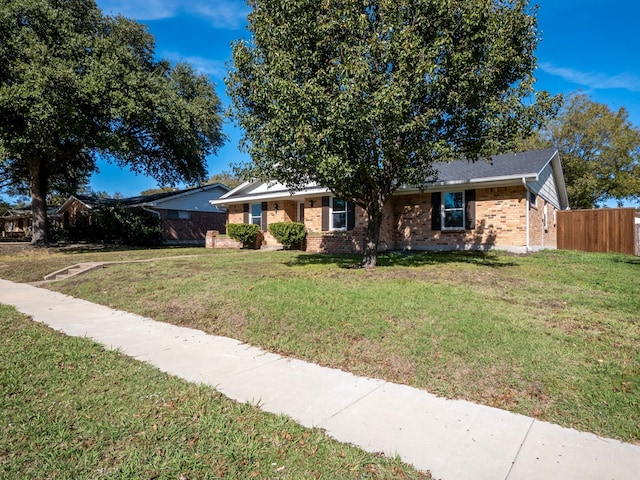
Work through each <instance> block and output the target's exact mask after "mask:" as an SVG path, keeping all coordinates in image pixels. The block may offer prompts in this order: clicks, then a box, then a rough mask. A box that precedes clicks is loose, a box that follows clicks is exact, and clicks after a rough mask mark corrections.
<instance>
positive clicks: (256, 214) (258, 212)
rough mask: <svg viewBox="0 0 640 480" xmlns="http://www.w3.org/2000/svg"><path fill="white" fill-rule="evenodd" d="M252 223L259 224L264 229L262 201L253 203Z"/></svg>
mask: <svg viewBox="0 0 640 480" xmlns="http://www.w3.org/2000/svg"><path fill="white" fill-rule="evenodd" d="M250 223H253V224H255V225H258V226H259V227H260V228H261V229H262V204H260V203H252V204H251V222H250Z"/></svg>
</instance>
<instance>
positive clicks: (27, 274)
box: [0, 243, 216, 282]
mask: <svg viewBox="0 0 640 480" xmlns="http://www.w3.org/2000/svg"><path fill="white" fill-rule="evenodd" d="M215 253H216V251H212V250H207V249H204V248H184V247H162V248H131V247H109V246H102V245H72V246H68V247H62V248H49V249H47V248H34V247H32V246H31V245H29V244H28V243H24V244H15V243H14V244H2V243H0V275H1V276H2V278H4V279H6V280H12V281H14V282H38V281H42V280H43V279H44V276H45V275H48V274H49V273H53V272H55V271H57V270H60V269H62V268H65V267H68V266H71V265H74V264H76V263H82V262H122V261H135V260H146V259H152V258H167V257H173V256H183V255H215Z"/></svg>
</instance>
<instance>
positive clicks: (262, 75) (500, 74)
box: [226, 0, 555, 266]
mask: <svg viewBox="0 0 640 480" xmlns="http://www.w3.org/2000/svg"><path fill="white" fill-rule="evenodd" d="M249 4H250V5H251V6H252V7H253V11H252V13H251V14H250V15H249V29H250V31H251V33H252V37H251V38H250V40H248V41H238V42H236V43H235V44H234V45H233V67H232V69H231V71H230V73H229V75H228V77H227V79H226V83H227V91H228V94H229V96H230V97H231V98H232V101H233V107H234V116H235V119H236V120H237V122H238V124H239V125H240V126H241V127H242V128H243V129H244V138H243V141H242V146H243V148H244V149H245V150H246V151H247V152H248V153H250V155H251V159H252V162H250V163H247V164H244V165H241V166H239V170H240V171H242V172H243V174H244V175H245V176H247V177H251V176H253V177H257V178H261V179H263V180H277V181H280V182H282V183H284V184H286V185H288V186H289V187H290V188H291V189H295V188H299V187H302V186H303V185H305V184H307V183H309V182H314V183H317V184H320V185H323V186H326V187H327V188H329V189H330V190H331V191H332V192H333V193H334V194H335V195H336V196H338V197H340V198H342V199H344V200H350V201H353V202H354V203H355V204H357V205H359V206H360V207H362V208H363V209H364V210H365V211H366V213H367V219H368V226H367V232H366V241H365V245H364V258H363V265H364V266H374V265H375V263H376V250H377V244H378V238H379V229H380V224H381V222H382V212H383V209H384V206H385V204H386V202H387V200H388V199H389V197H390V196H391V194H393V192H395V190H396V189H397V188H399V187H400V186H402V185H422V184H424V182H426V181H427V180H428V179H429V178H430V176H431V175H432V174H433V171H432V164H433V163H434V162H436V161H443V160H449V159H457V158H468V159H470V160H476V159H479V158H483V157H488V156H489V155H492V154H496V153H499V152H500V151H502V150H505V149H508V148H509V146H510V145H512V142H513V140H514V139H515V138H517V137H518V136H519V135H521V134H523V133H524V132H528V131H530V130H531V129H532V128H533V127H534V126H536V125H538V124H539V123H540V121H541V120H542V119H543V118H545V117H546V116H547V115H548V114H550V113H552V112H553V110H554V108H555V100H554V99H551V98H549V96H548V95H547V94H546V93H544V92H542V93H540V94H539V95H538V97H537V100H534V98H533V95H532V94H533V78H532V71H533V70H534V68H535V66H536V58H535V56H534V50H535V48H536V45H537V42H538V36H539V32H538V30H537V21H536V17H535V10H534V9H532V8H529V6H528V2H527V1H526V0H478V1H474V2H469V1H466V0H464V1H463V0H364V1H363V0H290V1H287V2H282V1H280V0H250V1H249Z"/></svg>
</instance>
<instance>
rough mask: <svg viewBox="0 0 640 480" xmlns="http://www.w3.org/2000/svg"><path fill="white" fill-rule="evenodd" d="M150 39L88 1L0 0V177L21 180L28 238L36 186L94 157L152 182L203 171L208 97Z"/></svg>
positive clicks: (84, 167) (214, 121)
mask: <svg viewBox="0 0 640 480" xmlns="http://www.w3.org/2000/svg"><path fill="white" fill-rule="evenodd" d="M154 48H155V46H154V39H153V37H152V36H151V35H150V34H149V32H148V31H147V29H146V28H145V27H144V26H142V25H140V24H138V23H136V22H134V21H131V20H128V19H126V18H123V17H110V16H104V15H103V14H102V12H101V10H100V9H99V8H98V7H97V6H96V3H95V1H93V0H4V1H3V2H2V3H0V118H2V121H1V122H0V186H5V187H9V188H13V189H18V190H19V189H20V187H23V188H24V187H28V190H29V192H30V195H31V200H32V210H33V222H34V223H33V243H34V244H47V243H48V239H47V217H46V198H47V194H48V193H49V192H50V191H51V190H52V189H55V190H57V191H61V192H65V191H66V192H69V191H73V190H74V189H75V188H77V187H78V186H80V185H83V184H84V183H86V180H87V177H88V175H89V174H90V173H91V172H93V171H94V170H95V168H96V167H95V161H96V158H97V156H102V157H104V158H107V159H109V160H112V161H115V162H116V163H117V164H119V165H122V166H124V165H128V166H129V167H130V168H131V169H132V170H133V171H134V172H137V173H144V174H147V175H151V176H152V177H154V178H156V179H157V180H158V182H159V183H162V184H172V183H175V182H179V181H185V182H188V183H196V182H199V181H202V180H204V179H206V168H205V156H206V155H208V154H210V153H214V152H215V151H216V150H217V148H218V147H219V146H220V145H221V144H222V143H223V140H224V137H223V135H222V133H221V107H220V101H219V98H218V97H217V95H216V93H215V91H214V87H213V85H212V84H211V83H210V82H209V81H208V80H207V79H206V78H205V77H203V76H202V75H199V74H197V73H195V72H194V71H193V70H192V68H191V67H189V66H188V65H186V64H178V65H175V66H173V67H172V66H171V65H170V64H169V63H168V62H166V61H163V60H157V59H156V58H154Z"/></svg>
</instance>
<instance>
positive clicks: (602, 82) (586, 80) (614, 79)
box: [540, 62, 640, 92]
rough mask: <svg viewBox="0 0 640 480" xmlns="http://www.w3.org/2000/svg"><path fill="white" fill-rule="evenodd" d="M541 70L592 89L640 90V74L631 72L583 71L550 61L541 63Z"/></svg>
mask: <svg viewBox="0 0 640 480" xmlns="http://www.w3.org/2000/svg"><path fill="white" fill-rule="evenodd" d="M540 70H542V71H543V72H545V73H548V74H549V75H553V76H556V77H560V78H562V79H563V80H566V81H567V82H571V83H575V84H578V85H582V86H584V87H588V88H589V89H592V90H609V89H615V88H620V89H623V90H629V91H630V92H640V76H638V75H634V74H631V73H621V74H618V75H606V74H604V73H599V72H582V71H580V70H575V69H573V68H565V67H557V66H555V65H553V64H552V63H548V62H542V63H540Z"/></svg>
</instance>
